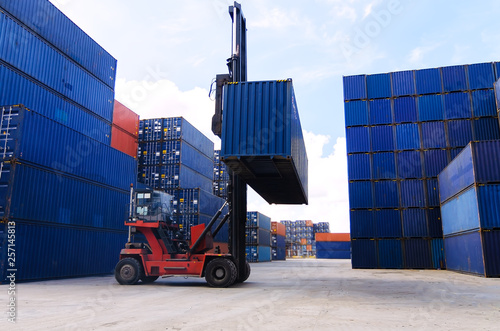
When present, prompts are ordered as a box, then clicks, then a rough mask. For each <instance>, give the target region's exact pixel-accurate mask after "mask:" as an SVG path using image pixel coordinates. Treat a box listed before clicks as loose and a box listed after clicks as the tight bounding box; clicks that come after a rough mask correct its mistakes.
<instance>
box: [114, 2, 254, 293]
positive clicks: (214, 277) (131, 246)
mask: <svg viewBox="0 0 500 331" xmlns="http://www.w3.org/2000/svg"><path fill="white" fill-rule="evenodd" d="M229 15H230V17H231V20H232V45H231V46H232V55H231V57H230V58H229V59H227V66H228V69H229V74H220V75H217V77H216V88H215V115H214V116H213V118H212V131H213V132H214V134H215V135H217V136H219V137H221V127H222V94H223V87H224V84H227V83H230V82H242V81H246V80H247V50H246V20H245V18H244V17H243V13H242V11H241V5H240V4H238V3H237V2H234V6H229ZM229 176H230V181H229V185H228V199H227V202H226V204H227V205H228V206H229V212H228V213H227V214H226V215H225V216H224V218H223V219H222V221H220V222H219V224H218V225H217V227H216V228H215V230H214V231H213V232H212V231H211V229H212V227H213V226H214V225H215V223H216V222H217V220H218V218H219V217H220V215H221V214H222V212H223V210H224V208H225V206H226V204H225V205H224V206H222V207H221V208H220V209H219V211H218V212H217V213H216V214H215V215H214V217H213V218H212V220H211V221H210V222H209V223H208V224H207V225H206V226H205V224H200V225H196V226H193V227H191V229H190V234H191V241H190V242H188V241H187V240H185V239H184V237H185V234H184V233H182V231H181V229H179V227H178V225H176V224H173V222H172V218H171V212H170V211H169V209H170V207H169V206H170V205H169V203H168V202H167V201H169V199H170V198H171V197H170V196H169V195H168V194H166V193H165V192H161V191H152V190H136V191H135V192H131V204H130V206H131V209H130V213H129V215H130V216H129V219H128V220H127V221H126V222H125V225H126V226H128V227H129V229H130V230H129V240H128V242H127V244H126V245H125V248H124V249H122V251H121V253H120V261H119V262H118V264H117V265H116V268H115V278H116V280H117V281H118V282H119V283H120V284H127V285H132V284H136V283H138V282H139V281H140V282H142V283H150V282H154V281H155V280H156V279H158V277H169V276H184V277H205V279H206V280H207V282H208V284H209V285H210V286H213V287H228V286H231V285H232V284H234V283H241V282H244V281H245V280H247V279H248V277H249V275H250V265H249V264H248V262H247V261H246V252H245V241H246V238H245V225H246V213H247V186H246V183H245V181H243V179H241V178H240V177H239V176H238V175H237V174H236V173H234V172H232V171H231V170H229ZM169 215H170V216H169ZM226 222H228V224H229V242H228V247H229V254H218V253H220V251H218V250H217V248H216V249H215V253H213V254H210V253H207V252H208V251H209V250H211V249H212V248H213V237H214V236H215V235H216V234H217V233H218V232H219V231H220V229H221V228H222V226H223V225H224V224H225V223H226ZM133 237H136V239H137V238H139V240H132V238H133Z"/></svg>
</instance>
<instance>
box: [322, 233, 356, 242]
mask: <svg viewBox="0 0 500 331" xmlns="http://www.w3.org/2000/svg"><path fill="white" fill-rule="evenodd" d="M316 241H351V235H350V234H349V233H316Z"/></svg>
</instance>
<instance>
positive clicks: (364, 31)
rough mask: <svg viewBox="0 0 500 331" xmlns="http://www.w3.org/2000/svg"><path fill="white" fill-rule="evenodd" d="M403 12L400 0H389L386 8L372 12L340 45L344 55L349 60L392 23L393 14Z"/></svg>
mask: <svg viewBox="0 0 500 331" xmlns="http://www.w3.org/2000/svg"><path fill="white" fill-rule="evenodd" d="M402 12H403V6H402V5H401V2H400V1H399V0H389V1H388V3H387V7H386V9H381V10H379V11H373V12H371V13H370V15H369V16H368V17H367V19H366V20H365V21H366V23H365V24H364V26H363V27H362V28H361V27H359V26H357V27H355V28H354V33H353V34H352V35H351V36H350V38H349V39H348V40H347V41H344V42H343V43H342V44H341V45H340V49H341V50H342V54H344V57H345V58H346V59H347V60H348V61H349V60H350V59H351V57H352V55H354V54H356V53H358V52H360V51H362V50H363V49H364V48H366V47H367V46H368V45H370V43H371V41H372V40H373V39H375V38H376V37H378V36H379V35H380V34H381V33H382V31H383V30H384V29H385V28H387V27H388V26H389V25H390V24H391V22H392V18H393V16H397V15H399V14H401V13H402Z"/></svg>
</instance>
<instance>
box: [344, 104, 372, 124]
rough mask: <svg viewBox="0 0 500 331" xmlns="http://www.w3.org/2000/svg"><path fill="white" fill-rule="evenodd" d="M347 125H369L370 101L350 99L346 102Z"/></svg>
mask: <svg viewBox="0 0 500 331" xmlns="http://www.w3.org/2000/svg"><path fill="white" fill-rule="evenodd" d="M344 110H345V125H346V126H357V125H368V124H369V118H368V102H367V101H349V102H345V104H344Z"/></svg>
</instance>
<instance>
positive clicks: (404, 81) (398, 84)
mask: <svg viewBox="0 0 500 331" xmlns="http://www.w3.org/2000/svg"><path fill="white" fill-rule="evenodd" d="M391 77H392V95H393V96H395V97H397V96H405V95H415V93H416V92H415V72H414V71H410V70H408V71H397V72H393V73H391Z"/></svg>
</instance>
